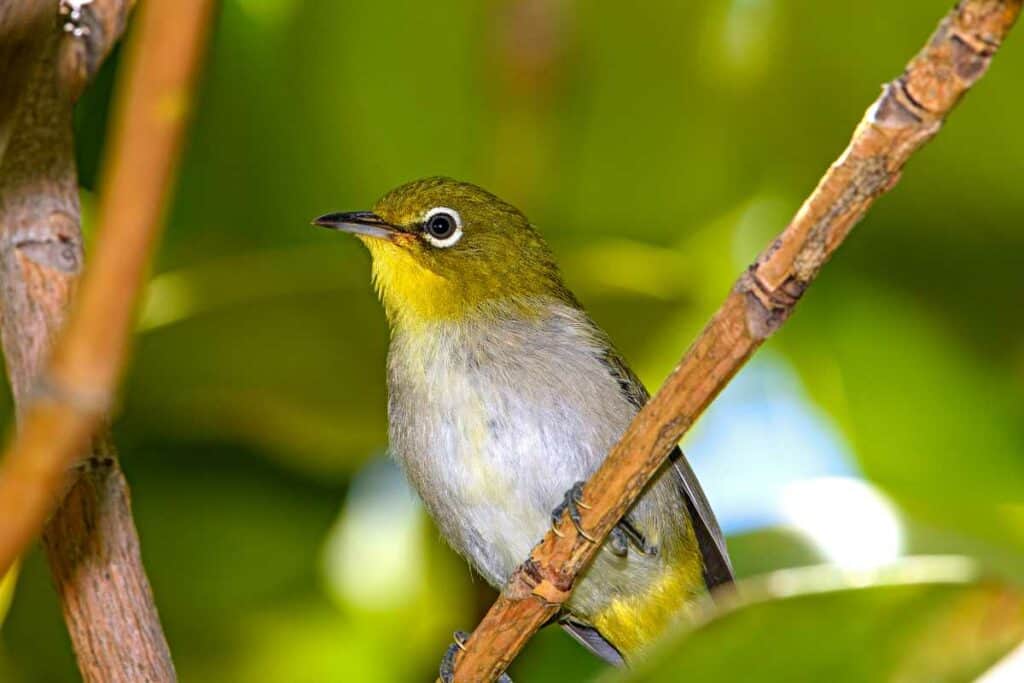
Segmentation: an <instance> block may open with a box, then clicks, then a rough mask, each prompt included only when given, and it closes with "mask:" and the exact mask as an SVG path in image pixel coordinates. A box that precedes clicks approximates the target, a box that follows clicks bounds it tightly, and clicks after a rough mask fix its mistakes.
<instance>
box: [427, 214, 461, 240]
mask: <svg viewBox="0 0 1024 683" xmlns="http://www.w3.org/2000/svg"><path fill="white" fill-rule="evenodd" d="M423 235H424V237H426V239H427V241H428V242H430V243H431V244H433V245H434V246H435V247H442V248H443V247H450V246H452V245H453V244H455V243H456V242H458V241H459V239H460V238H461V237H462V218H461V217H460V216H459V212H458V211H456V210H454V209H449V208H447V207H445V206H438V207H436V208H433V209H431V210H430V211H428V212H427V215H426V216H424V217H423Z"/></svg>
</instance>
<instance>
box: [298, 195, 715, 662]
mask: <svg viewBox="0 0 1024 683" xmlns="http://www.w3.org/2000/svg"><path fill="white" fill-rule="evenodd" d="M314 223H315V224H316V225H320V226H324V227H327V228H332V229H335V230H341V231H343V232H348V233H352V234H354V235H355V236H356V237H358V238H359V239H360V240H361V241H362V242H363V244H365V245H366V246H367V247H368V248H369V250H370V254H371V255H372V258H373V279H374V283H375V284H376V287H377V291H378V293H379V295H380V299H381V301H382V303H383V304H384V309H385V311H386V313H387V318H388V321H389V323H390V327H391V347H390V351H389V354H388V389H389V401H388V413H389V422H390V441H391V450H392V452H393V453H394V455H395V457H396V458H397V459H398V461H399V462H400V463H401V465H402V467H403V468H404V470H405V472H406V474H407V476H408V478H409V480H410V481H411V483H412V485H413V486H414V487H415V488H416V490H417V491H418V492H419V495H420V496H421V497H422V499H423V502H424V503H425V505H426V507H427V510H428V511H429V512H430V514H431V515H432V516H433V518H434V520H435V521H436V522H437V525H438V526H439V527H440V529H441V532H442V534H443V535H444V537H445V538H446V539H447V540H448V542H449V543H450V544H451V545H452V547H453V548H455V550H456V551H458V552H459V553H460V554H462V555H463V556H464V557H466V558H467V559H468V560H469V561H470V562H471V563H472V565H473V567H475V568H476V570H477V571H478V572H479V573H480V574H481V575H483V577H484V578H485V579H486V580H487V581H488V582H489V583H490V584H491V585H493V586H494V587H496V588H499V589H500V588H501V587H502V586H503V585H504V583H505V581H506V579H508V577H509V575H510V574H511V573H512V571H513V570H514V569H515V568H516V566H518V564H519V563H520V562H522V561H523V560H524V559H525V558H526V557H527V556H528V555H529V553H530V550H531V549H532V548H533V546H534V545H535V544H536V543H537V542H538V541H539V540H540V539H541V537H542V536H543V535H544V533H545V532H546V531H547V530H548V528H549V527H552V526H553V527H554V528H555V530H556V531H558V527H559V526H560V525H561V524H564V523H573V524H576V525H577V528H579V523H580V515H579V508H580V507H585V502H583V501H582V500H581V499H580V492H581V483H582V481H583V480H585V479H586V478H587V477H589V476H590V474H591V473H593V472H594V471H595V470H596V469H597V468H598V466H599V465H600V464H601V461H602V460H603V459H604V457H605V455H606V454H607V453H608V451H609V450H610V449H611V447H612V446H613V445H614V444H615V443H616V441H618V439H619V437H620V436H621V435H622V434H623V432H624V431H625V429H626V427H627V426H628V425H629V423H630V421H631V420H632V418H633V416H634V415H635V414H636V413H637V411H639V409H640V408H641V407H642V406H643V404H644V403H645V402H646V401H647V399H648V394H647V391H646V390H645V389H644V387H643V385H642V384H641V383H640V380H639V379H637V377H636V375H635V374H633V372H632V371H631V370H630V369H629V366H628V365H626V363H625V361H624V360H623V359H622V356H620V355H619V353H618V352H617V351H616V350H615V348H614V346H613V345H612V343H611V341H610V340H609V339H608V336H607V335H606V334H605V333H604V332H603V331H602V330H601V329H600V328H599V327H598V326H597V325H596V324H595V323H594V321H592V320H591V319H590V317H589V316H588V315H587V313H586V312H585V311H584V310H583V308H582V306H580V304H579V302H578V301H577V300H576V297H574V296H573V294H572V293H571V292H570V291H569V290H568V289H567V288H566V286H565V284H564V283H563V282H562V277H561V275H560V273H559V270H558V266H557V264H556V263H555V259H554V257H553V255H552V253H551V251H550V249H549V248H548V246H547V244H546V243H545V242H544V240H543V239H542V238H541V236H540V235H539V234H538V233H537V231H536V230H535V229H534V228H533V226H531V225H530V223H529V221H528V220H527V219H526V217H525V216H524V215H523V214H522V213H520V212H519V211H518V210H516V209H515V208H514V207H512V206H510V205H509V204H507V203H505V202H504V201H502V200H501V199H499V198H497V197H495V196H494V195H492V194H490V193H489V192H486V191H484V190H482V189H480V188H479V187H476V186H475V185H471V184H468V183H463V182H458V181H455V180H451V179H449V178H427V179H424V180H419V181H415V182H412V183H409V184H407V185H403V186H402V187H399V188H397V189H395V190H393V191H392V192H390V193H388V194H387V195H385V196H384V197H383V198H382V199H380V200H379V201H378V202H377V204H376V205H375V206H374V208H373V210H372V211H358V212H354V213H332V214H328V215H325V216H321V217H320V218H317V219H316V220H315V221H314ZM580 532H581V533H582V534H584V536H585V534H586V532H585V530H583V529H581V530H580ZM731 580H732V569H731V566H730V563H729V556H728V553H727V551H726V547H725V541H724V540H723V538H722V533H721V531H720V530H719V528H718V524H717V522H716V521H715V517H714V515H713V514H712V512H711V508H710V507H709V506H708V503H707V500H706V499H705V497H704V494H703V492H702V491H701V488H700V484H699V483H698V482H697V479H696V477H695V476H694V474H693V471H692V470H691V469H690V467H689V466H688V465H687V463H686V461H685V459H684V458H683V455H682V453H681V452H680V451H679V449H678V448H677V449H676V451H675V452H674V453H673V456H672V458H671V459H670V461H669V463H667V464H666V466H665V468H664V470H663V471H662V472H660V473H659V474H658V475H657V476H656V477H655V479H654V480H653V481H652V482H651V484H650V485H649V486H648V488H647V490H646V491H645V492H644V494H643V495H642V497H641V498H640V499H639V500H638V501H637V502H636V504H635V505H634V506H633V507H632V509H630V511H629V512H628V513H627V515H626V517H625V518H623V519H622V520H621V522H620V523H619V524H618V526H617V527H616V528H615V529H614V531H613V532H612V534H611V535H610V536H609V538H608V540H607V541H606V542H605V544H604V546H603V547H602V549H601V552H600V553H598V555H597V557H596V558H595V560H594V561H593V563H592V564H591V565H590V567H589V568H588V569H587V570H586V572H585V573H584V574H583V575H582V576H581V577H580V578H579V579H578V580H577V582H576V588H575V590H574V592H573V594H572V596H571V598H570V599H569V601H568V603H567V604H566V608H565V611H564V614H563V615H561V617H560V619H559V621H560V623H561V625H562V626H563V627H564V628H565V629H566V630H567V631H568V632H569V633H571V634H572V635H573V636H574V637H575V638H576V639H577V640H579V641H580V642H581V643H583V644H584V645H585V646H586V647H587V648H589V649H590V650H591V651H593V652H594V653H595V654H597V655H599V656H600V657H602V658H603V659H605V660H607V661H608V662H611V663H613V664H617V665H621V664H623V663H624V661H625V660H628V659H629V658H630V657H631V656H633V655H635V654H636V653H637V652H638V651H640V650H641V649H642V648H643V647H644V646H645V645H647V644H648V643H650V642H651V641H652V640H653V639H654V638H655V637H657V636H658V634H659V633H661V632H662V631H663V630H664V629H665V627H666V626H667V625H668V624H669V623H670V622H671V621H672V620H673V619H674V618H675V617H676V616H678V615H679V613H680V612H681V611H682V610H684V609H685V607H686V605H687V604H688V602H689V601H691V600H692V599H693V598H694V597H695V596H697V595H699V594H700V593H702V592H704V591H706V590H707V589H710V588H713V587H715V586H717V585H719V584H723V583H727V582H729V581H731ZM452 652H453V650H451V649H450V650H449V653H450V654H451V653H452ZM450 654H449V656H448V657H446V663H443V664H442V669H443V671H442V673H443V674H446V675H447V676H449V677H450V664H451V656H450ZM445 666H448V667H449V670H444V669H445Z"/></svg>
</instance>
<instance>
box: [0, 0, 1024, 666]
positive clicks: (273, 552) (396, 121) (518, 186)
mask: <svg viewBox="0 0 1024 683" xmlns="http://www.w3.org/2000/svg"><path fill="white" fill-rule="evenodd" d="M949 4H950V3H949V2H937V1H936V0H905V1H904V2H900V3H892V2H885V1H883V0H862V1H861V2H858V3H818V2H811V1H810V0H723V1H719V2H688V3H677V2H648V3H597V2H581V1H579V0H575V1H574V0H488V1H486V2H479V1H478V0H444V1H442V2H432V3H420V2H390V3H340V2H326V1H314V0H305V1H304V0H225V1H224V2H223V3H222V5H221V9H220V12H219V16H218V19H217V22H216V26H215V29H214V32H213V41H212V46H211V49H210V55H209V59H208V65H207V68H206V70H205V74H204V81H203V85H202V88H201V92H200V98H199V101H198V104H197V109H196V118H195V122H194V125H193V127H192V130H191V135H190V141H189V143H188V148H187V155H186V159H185V162H184V164H183V167H182V170H181V175H180V180H179V182H178V190H177V193H176V198H175V200H174V202H173V206H172V207H171V210H170V212H169V216H168V221H169V223H168V229H167V232H166V236H165V238H164V241H163V246H162V248H161V251H160V254H159V257H158V260H157V263H156V266H155V269H154V272H153V276H152V281H151V283H150V285H149V288H148V294H147V298H146V303H145V306H144V310H143V312H142V314H141V317H140V321H139V336H138V341H137V346H136V349H135V356H134V361H133V364H132V365H131V367H130V370H129V373H128V377H127V382H126V387H125V391H124V399H123V405H122V408H121V412H120V414H119V417H118V419H117V422H116V424H115V434H116V440H117V443H118V444H119V446H120V449H121V453H122V460H123V467H124V469H125V471H126V473H127V476H128V478H129V481H130V482H131V485H132V489H133V494H134V505H135V513H136V522H137V525H138V528H139V532H140V535H141V538H142V542H143V551H144V556H145V560H146V566H147V569H148V571H149V575H150V578H151V580H152V584H153V588H154V591H155V593H156V597H157V602H158V604H159V606H160V612H161V616H162V618H163V623H164V626H165V628H166V632H167V636H168V638H169V640H170V643H171V648H172V650H173V652H174V655H175V661H176V665H177V667H178V670H179V674H180V676H181V679H182V680H183V681H193V682H197V683H213V682H222V681H256V682H262V681H266V682H268V683H269V682H276V681H290V682H306V681H308V682H320V681H335V680H354V681H362V680H367V681H370V680H372V681H423V680H429V679H430V677H432V676H433V674H434V672H436V666H437V663H438V660H439V658H440V656H441V654H442V652H443V651H444V649H445V647H446V646H447V644H448V643H449V642H450V639H451V632H452V631H453V630H455V629H458V628H462V629H470V628H472V627H473V626H474V625H475V624H476V622H477V620H478V618H479V617H480V616H481V614H482V613H483V611H484V610H486V608H487V606H488V605H489V604H490V601H491V600H492V598H493V595H494V594H493V592H492V591H491V590H490V589H489V588H488V587H487V586H486V585H484V583H483V582H482V580H480V579H479V578H475V577H473V576H472V575H471V574H470V572H469V570H468V568H467V566H466V564H465V563H464V562H463V561H462V560H461V559H459V558H458V557H457V556H455V555H454V554H453V553H452V552H451V551H450V550H448V549H447V548H446V547H445V546H444V544H443V543H442V542H441V541H440V539H439V535H438V533H437V531H436V530H435V529H434V528H433V527H432V525H431V523H430V521H429V520H428V519H427V518H426V516H425V514H424V512H423V510H422V508H421V507H420V505H419V503H418V501H417V500H416V498H415V497H414V495H413V494H412V493H411V492H410V491H409V490H408V489H407V487H406V485H405V483H404V481H403V479H402V477H401V474H400V473H399V472H398V471H397V469H396V468H395V466H394V465H393V464H391V463H390V462H389V460H388V459H387V457H386V447H387V442H386V413H385V410H386V396H385V384H384V382H385V378H384V360H385V353H386V348H387V329H386V325H385V321H384V317H383V314H382V312H381V310H380V308H379V306H378V303H377V301H376V298H375V296H374V294H373V291H372V287H371V285H370V280H369V259H368V256H367V254H366V253H365V252H364V250H363V248H362V247H361V246H360V245H359V244H358V243H357V242H356V241H355V240H352V239H347V238H345V237H344V236H340V235H338V234H336V233H330V232H327V231H323V230H315V229H313V228H311V227H310V226H309V220H310V219H311V218H312V217H314V216H316V215H319V214H322V213H326V212H328V211H336V210H339V211H340V210H356V209H365V208H369V207H370V206H371V205H372V203H373V202H374V200H375V199H376V198H377V197H378V196H379V195H381V194H383V193H384V192H385V191H386V190H388V189H390V188H391V187H393V186H395V185H398V184H400V183H402V182H405V181H407V180H410V179H413V178H416V177H420V176H425V175H435V174H444V175H451V176H454V177H457V178H460V179H465V180H471V181H473V182H476V183H478V184H481V185H483V186H484V187H486V188H488V189H490V190H492V191H494V192H495V193H497V194H499V195H500V196H502V197H504V198H506V199H508V200H509V201H511V202H512V203H514V204H516V205H518V206H519V207H521V208H522V209H523V210H524V211H525V212H526V213H527V214H528V215H529V216H530V217H531V219H532V221H533V222H534V223H535V224H536V225H537V226H538V227H539V229H540V230H541V231H542V232H543V233H544V235H545V236H546V237H547V238H548V239H549V241H550V242H551V243H552V246H553V247H554V249H555V251H556V253H557V255H558V257H559V258H560V261H561V263H562V264H563V268H564V271H565V276H566V279H567V280H568V283H569V285H570V287H571V288H572V289H574V290H575V291H576V293H577V294H578V295H579V297H580V298H581V299H582V301H583V302H584V304H585V305H586V307H587V308H588V309H589V310H590V312H591V313H592V315H593V316H594V317H595V318H596V319H597V321H598V322H599V323H600V324H601V325H602V326H603V327H604V328H605V329H607V330H608V331H609V333H610V334H611V336H612V337H613V339H615V341H616V343H617V344H618V346H619V347H620V348H621V349H622V351H623V352H624V353H625V355H626V356H627V358H629V359H630V360H631V362H632V363H633V365H634V366H635V369H636V370H637V371H638V372H639V374H640V375H641V377H642V378H643V379H644V381H645V382H646V383H647V385H648V387H650V388H651V389H652V390H653V389H655V388H657V386H658V385H659V384H660V383H661V381H662V380H663V378H664V377H665V376H666V375H667V373H668V372H669V371H670V369H671V368H672V366H673V365H674V363H675V362H676V361H677V360H678V359H679V357H680V356H681V354H682V352H683V351H684V350H685V348H686V347H687V346H688V344H689V342H690V341H691V340H692V339H693V338H694V336H695V335H696V334H697V333H698V331H699V330H700V328H701V327H702V326H703V324H704V322H705V321H706V320H707V318H708V317H709V316H710V314H711V313H712V312H713V311H714V310H715V308H716V307H717V306H718V304H719V303H720V301H721V300H722V299H723V298H724V296H725V294H726V292H727V291H728V288H729V287H730V285H731V284H732V282H733V280H734V279H735V277H736V276H737V275H738V273H739V272H740V271H741V269H742V268H744V267H745V266H746V265H748V264H749V263H750V262H751V261H752V260H753V258H754V257H755V256H756V254H757V253H758V252H759V251H760V249H761V248H762V247H763V246H764V245H765V244H766V243H767V242H768V240H769V239H771V238H772V237H773V236H774V235H775V234H776V233H777V232H778V231H780V230H781V228H782V227H783V226H784V225H785V224H786V222H787V221H788V219H789V218H790V217H791V216H792V214H793V213H794V212H795V211H796V209H797V208H798V206H799V204H800V202H801V200H802V199H803V198H804V197H805V196H806V194H807V193H808V192H809V191H810V190H811V188H812V187H813V185H814V184H815V183H816V182H817V180H818V178H819V177H820V175H821V174H822V173H823V171H824V170H825V168H826V167H827V166H828V164H829V163H831V162H832V161H833V159H834V158H835V157H836V156H837V155H838V154H839V152H840V151H841V150H842V148H843V146H844V145H845V144H846V142H847V140H848V139H849V136H850V134H851V132H852V130H853V127H854V126H855V125H856V123H857V122H858V120H859V119H860V117H861V115H862V114H863V111H864V109H865V107H866V106H867V105H868V104H869V103H870V102H871V101H872V100H873V99H874V98H875V97H876V95H877V94H878V91H879V87H880V84H882V83H883V82H884V81H886V80H889V79H891V78H892V77H894V76H896V75H897V74H898V73H899V70H900V69H901V68H902V65H903V64H905V63H906V61H907V60H908V58H909V57H910V56H911V55H912V54H914V53H915V52H916V51H917V50H918V49H919V47H920V46H921V45H923V44H924V41H925V39H926V37H927V36H928V34H929V33H930V32H931V31H932V30H933V28H934V26H935V24H936V22H937V21H938V19H939V18H940V17H941V16H942V14H943V13H944V12H945V11H946V10H947V9H948V5H949ZM118 62H119V59H118V58H117V55H116V54H115V56H114V58H113V59H111V60H110V61H109V63H108V64H107V65H106V66H105V68H104V71H103V72H102V74H101V76H100V78H99V79H98V81H97V82H96V84H95V85H94V86H93V87H91V88H90V89H89V90H88V92H87V93H86V95H85V96H84V97H83V99H82V100H81V102H80V104H79V105H78V111H77V114H76V116H77V122H76V125H77V131H76V133H77V146H78V152H79V160H80V168H81V178H82V185H83V189H82V192H83V202H84V206H85V215H86V230H88V229H89V227H90V225H89V220H88V218H89V209H90V207H91V205H92V204H93V202H94V197H93V194H92V192H93V189H94V187H95V186H96V179H97V175H98V174H99V173H100V172H101V170H102V169H101V158H102V153H103V146H104V134H105V125H106V118H107V111H108V106H109V99H110V94H111V88H112V84H113V77H114V75H115V73H116V70H117V65H118ZM1021 73H1024V35H1020V33H1019V32H1018V34H1017V35H1011V37H1010V39H1009V40H1008V42H1007V44H1006V46H1005V48H1004V49H1003V50H1002V51H1001V52H1000V53H999V55H998V56H997V58H996V59H995V60H994V63H993V68H992V70H991V72H990V73H989V75H988V76H986V78H985V79H983V80H982V81H981V83H980V84H979V86H978V87H977V88H976V90H975V91H974V92H972V93H971V94H970V95H969V96H968V99H967V101H966V102H965V103H964V104H963V105H962V106H961V108H960V109H958V110H957V111H956V112H955V114H954V115H953V117H952V118H951V120H950V122H949V124H948V127H947V128H946V130H944V131H943V132H942V133H941V134H940V135H939V137H938V138H937V139H936V140H935V141H934V142H933V143H932V144H931V145H930V146H928V147H927V148H926V149H925V150H924V151H923V152H921V153H920V154H919V155H917V156H916V157H915V158H914V159H913V160H912V161H911V163H910V165H909V167H908V169H907V172H906V177H905V179H904V180H903V181H902V182H901V183H900V185H899V186H898V187H897V188H896V190H895V191H894V192H893V193H892V194H891V196H887V197H885V198H884V199H883V200H882V201H881V202H880V203H879V204H878V206H877V207H876V208H875V209H874V210H872V211H871V213H870V214H869V216H868V217H867V219H866V220H865V221H864V222H863V223H862V225H861V226H860V227H858V228H857V231H856V233H855V234H854V235H853V236H852V237H851V239H850V241H849V243H848V244H847V245H846V246H844V247H843V248H842V250H841V251H840V253H839V255H838V257H837V258H836V259H835V261H834V262H833V263H832V264H830V265H829V266H828V267H827V268H826V269H825V270H824V272H823V274H822V276H821V278H820V280H819V281H818V282H817V283H816V284H815V285H814V287H813V288H811V290H810V291H809V293H808V294H807V295H806V296H805V299H804V302H803V303H802V304H801V306H800V307H799V310H798V311H797V313H796V315H795V316H794V317H793V319H792V320H791V321H790V323H789V324H788V325H787V326H786V327H785V328H783V330H782V331H781V332H780V333H779V334H778V335H777V336H776V337H775V338H773V339H772V340H771V341H770V342H769V343H768V344H767V345H766V346H765V348H764V349H763V350H762V351H761V352H760V353H759V354H758V356H757V357H756V358H755V360H754V361H753V362H751V363H750V364H749V365H748V366H747V367H746V368H745V369H744V370H743V371H742V372H741V374H740V375H739V376H738V377H737V378H736V379H735V381H734V382H733V383H732V384H731V385H730V386H729V387H728V389H727V390H726V391H725V392H724V394H723V395H722V396H721V397H720V398H719V400H718V401H717V402H716V403H715V404H714V405H713V406H712V408H711V409H710V410H709V411H708V413H707V414H706V415H705V416H704V418H703V419H702V420H701V421H700V423H699V424H698V425H697V426H696V428H695V429H694V430H693V431H692V432H691V434H689V435H688V436H687V438H686V440H685V442H684V444H683V446H684V450H685V451H686V452H687V454H688V456H689V458H690V460H691V462H692V463H693V465H694V468H695V469H696V471H697V472H698V475H699V476H700V478H701V480H702V481H703V483H704V487H705V489H706V491H707V494H708V497H709V498H710V500H711V502H712V504H713V506H714V508H715V509H716V511H717V513H718V515H719V519H720V521H721V522H722V525H723V527H724V529H725V531H726V532H727V534H728V536H729V547H730V550H731V552H732V557H733V562H734V564H735V566H736V569H737V572H738V574H739V575H741V576H752V575H758V574H762V573H764V572H768V571H771V570H777V569H784V568H788V567H797V566H802V565H808V564H818V563H824V562H827V563H831V564H833V565H836V566H838V567H842V568H847V569H849V570H853V571H867V570H871V569H872V568H875V567H879V566H883V565H886V564H888V563H891V562H892V561H894V560H896V559H897V558H899V557H901V556H904V555H908V554H914V555H920V554H924V555H934V554H941V555H958V556H963V557H967V558H971V559H970V562H971V563H972V564H971V566H972V567H975V568H977V569H978V570H979V571H980V572H982V573H983V574H985V575H987V576H992V577H1000V578H1001V579H1003V580H1009V581H1011V582H1020V581H1024V419H1022V418H1024V401H1022V398H1024V316H1021V315H1020V310H1021V306H1022V305H1024V230H1022V222H1021V216H1022V212H1024V195H1022V193H1021V191H1020V187H1019V184H1020V178H1021V173H1022V171H1024V131H1022V130H1021V128H1020V125H1019V122H1020V119H1021V114H1022V112H1024V91H1022V90H1021V88H1020V87H1019V85H1020V78H1021ZM3 396H4V399H3V400H4V401H5V403H4V405H3V410H4V411H5V414H6V423H7V424H9V423H10V405H9V399H7V398H6V393H4V394H3ZM44 565H45V563H44V562H43V561H42V559H41V557H40V555H39V553H38V551H36V552H33V553H32V554H31V555H30V556H29V557H27V558H26V560H25V564H24V567H23V570H22V574H21V577H20V579H19V581H18V584H17V586H16V588H15V589H14V591H13V600H12V602H11V606H10V610H9V613H8V614H7V616H6V620H5V621H4V623H3V625H2V627H0V680H3V681H10V682H12V683H43V682H50V681H54V682H63V681H75V680H78V674H77V673H76V671H75V668H74V661H73V655H72V652H71V648H70V644H69V642H68V639H67V636H66V634H65V631H64V627H63V624H62V621H61V617H60V613H59V608H58V605H57V602H56V598H55V596H54V594H53V591H52V589H51V587H50V585H49V576H48V572H47V570H46V568H45V566H44ZM8 593H10V591H8ZM7 597H11V596H10V595H7ZM915 599H916V598H915ZM0 602H3V600H0ZM855 609H856V607H855ZM787 618H791V617H787ZM857 618H858V617H857V616H856V612H854V613H853V616H852V617H851V621H856V620H857ZM709 647H710V646H709ZM602 670H603V667H602V666H601V665H600V663H599V662H597V661H596V660H594V659H593V658H591V657H590V656H589V655H588V654H587V653H586V652H584V651H583V650H582V648H579V647H578V646H577V645H575V643H573V642H572V641H571V640H570V639H569V638H568V637H567V636H564V635H563V634H562V633H561V632H556V631H555V630H551V629H549V630H548V631H545V632H543V633H542V634H541V635H539V636H538V637H537V638H536V639H535V640H534V641H533V642H532V643H531V644H530V645H529V647H528V648H527V650H526V651H525V653H524V655H523V656H522V657H521V658H520V659H519V660H518V661H517V662H516V664H515V666H514V667H513V669H512V674H513V677H514V678H516V679H517V680H523V681H528V682H533V681H556V680H558V681H562V680H581V679H584V678H586V677H588V676H591V675H594V674H598V673H600V672H601V671H602ZM836 680H838V679H836ZM993 680H994V679H993Z"/></svg>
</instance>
